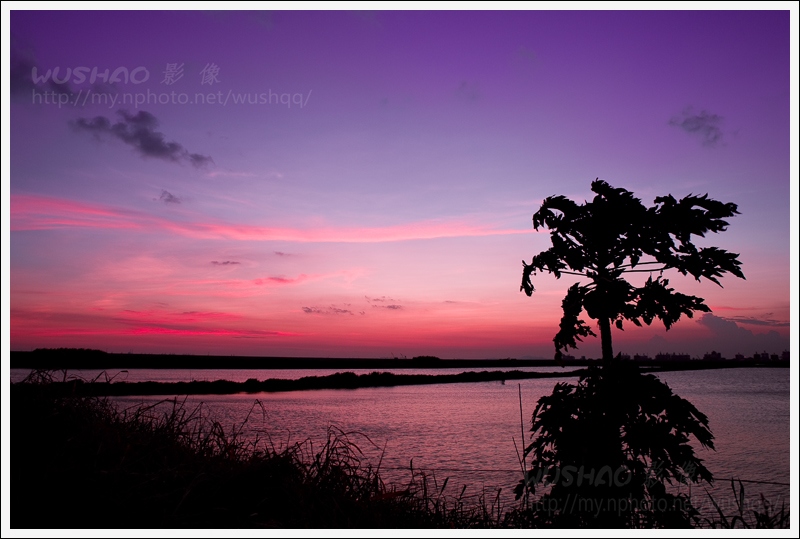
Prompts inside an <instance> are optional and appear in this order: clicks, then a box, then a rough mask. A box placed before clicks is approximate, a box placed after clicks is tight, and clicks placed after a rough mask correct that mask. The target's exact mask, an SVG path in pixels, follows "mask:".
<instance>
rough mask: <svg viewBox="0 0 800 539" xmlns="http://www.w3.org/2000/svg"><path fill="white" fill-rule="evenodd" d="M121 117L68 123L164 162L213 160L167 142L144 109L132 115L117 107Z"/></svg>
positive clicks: (200, 163)
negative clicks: (115, 120)
mask: <svg viewBox="0 0 800 539" xmlns="http://www.w3.org/2000/svg"><path fill="white" fill-rule="evenodd" d="M117 114H119V115H120V117H121V118H122V119H121V120H120V121H118V122H116V123H114V124H112V123H111V120H109V119H108V118H106V117H105V116H95V117H94V118H91V119H87V118H78V119H77V120H74V121H72V122H70V123H71V125H72V127H73V128H75V129H77V130H83V131H88V132H90V133H92V134H94V135H95V136H97V137H100V136H110V137H114V138H117V139H119V140H121V141H123V142H124V143H125V144H127V145H129V146H131V147H133V148H134V149H135V150H136V151H137V152H138V153H139V155H141V156H142V157H154V158H157V159H163V160H165V161H172V162H178V161H188V162H189V163H191V164H192V165H194V166H195V167H202V166H205V165H209V164H211V163H213V162H214V161H213V160H212V159H211V157H209V156H206V155H200V154H197V153H189V152H188V151H187V150H186V148H184V147H183V146H182V145H181V144H178V143H177V142H167V141H166V140H164V134H163V133H161V132H159V131H156V128H157V127H158V120H157V119H156V117H155V116H153V115H152V114H150V113H149V112H147V111H144V110H140V111H139V112H137V113H136V114H130V113H128V112H127V111H124V110H119V111H117Z"/></svg>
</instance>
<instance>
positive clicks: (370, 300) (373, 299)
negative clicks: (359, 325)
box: [364, 296, 395, 303]
mask: <svg viewBox="0 0 800 539" xmlns="http://www.w3.org/2000/svg"><path fill="white" fill-rule="evenodd" d="M364 297H365V298H366V300H367V301H368V302H369V303H372V302H375V301H377V302H380V303H386V302H387V301H395V300H394V299H392V298H387V297H386V296H381V297H379V298H377V297H376V298H371V297H369V296H364Z"/></svg>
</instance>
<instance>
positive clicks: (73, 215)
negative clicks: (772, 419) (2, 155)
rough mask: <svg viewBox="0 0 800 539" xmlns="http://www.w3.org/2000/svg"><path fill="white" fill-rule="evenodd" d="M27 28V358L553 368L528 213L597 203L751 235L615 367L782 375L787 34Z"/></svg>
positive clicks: (679, 282) (762, 24)
mask: <svg viewBox="0 0 800 539" xmlns="http://www.w3.org/2000/svg"><path fill="white" fill-rule="evenodd" d="M10 15H11V16H10V43H8V42H7V43H5V44H4V45H5V46H4V47H3V48H4V50H5V51H10V52H4V54H5V55H7V56H6V58H7V60H6V61H9V60H8V59H9V58H10V64H8V63H7V64H5V65H6V66H7V67H6V69H4V74H3V79H4V82H3V83H4V85H5V84H10V87H9V86H4V92H3V94H4V95H10V120H6V121H7V122H8V123H7V124H6V125H7V126H8V132H7V133H9V134H10V165H8V164H6V166H7V167H8V168H6V169H5V170H6V172H10V176H7V175H6V173H5V172H4V175H3V183H4V189H5V191H4V193H5V196H9V195H10V199H9V204H10V215H8V217H7V219H8V221H5V223H4V228H6V229H8V228H7V227H8V226H9V224H10V341H11V349H12V350H31V349H33V348H38V347H60V346H66V347H85V348H99V349H102V350H107V351H110V352H129V351H131V352H147V353H191V354H225V355H264V356H320V357H392V356H395V357H403V356H406V357H409V358H410V357H412V356H415V355H423V354H427V355H437V356H439V357H442V358H505V357H517V358H524V357H542V358H551V357H552V356H553V352H554V349H553V343H552V339H553V336H554V335H555V333H556V331H557V330H558V322H559V319H560V317H561V300H562V298H563V296H564V294H565V292H566V290H567V288H568V287H569V286H570V285H571V284H573V283H574V282H576V280H577V278H575V277H572V276H564V277H562V279H560V280H557V279H555V278H554V277H552V276H549V275H538V276H537V277H536V278H535V280H534V285H535V286H536V288H537V290H536V292H535V293H534V294H533V297H530V298H529V297H527V296H526V295H525V294H524V293H522V292H520V291H519V287H520V280H521V275H522V264H521V261H522V260H523V259H525V260H527V261H528V262H530V259H531V257H532V256H533V255H534V254H537V253H538V252H540V251H542V250H544V249H547V248H548V247H549V246H550V240H549V235H548V234H547V233H546V232H542V231H540V232H538V233H537V232H535V231H534V230H533V229H532V227H531V215H532V214H533V213H534V212H535V211H536V210H537V208H538V207H539V205H540V204H541V202H542V200H543V199H544V198H545V197H547V196H551V195H557V194H563V195H566V196H568V197H570V198H572V199H573V200H575V201H577V202H583V201H584V200H587V199H590V198H591V197H592V193H591V191H590V184H591V182H592V180H594V179H595V178H598V177H599V178H600V179H603V180H605V181H607V182H608V183H610V184H611V185H613V186H615V187H623V188H626V189H628V190H631V191H633V192H634V193H635V194H636V195H637V196H638V197H639V198H641V199H642V202H643V203H644V204H646V205H648V206H650V205H652V204H653V199H654V198H656V197H657V196H660V195H666V194H672V195H674V196H675V197H683V196H686V195H688V194H690V193H693V194H705V193H708V194H709V196H710V197H711V198H715V199H717V200H722V201H724V202H734V203H736V204H738V206H739V211H740V212H741V215H738V216H736V217H734V218H733V219H731V220H730V227H729V229H728V230H727V231H726V232H724V233H722V234H719V235H711V237H709V238H706V239H701V240H700V241H699V242H698V243H699V244H700V245H716V246H718V247H720V248H723V249H726V250H729V251H733V252H737V253H740V260H741V261H742V269H743V271H744V274H745V275H746V277H747V279H746V280H741V279H736V278H734V277H732V276H727V277H725V278H724V279H723V280H722V284H723V286H724V288H720V287H718V286H716V285H715V284H713V283H710V282H707V281H703V282H700V283H697V282H695V281H694V280H693V279H692V278H691V277H683V276H681V275H680V274H678V273H676V272H673V273H667V274H666V275H665V276H666V277H668V278H669V279H670V285H671V286H674V287H675V288H676V289H677V290H678V291H681V292H684V293H688V294H693V295H699V296H702V297H704V298H706V302H707V304H708V305H709V306H710V307H711V308H712V310H713V312H712V313H710V314H703V313H698V315H697V316H696V317H695V318H694V319H692V320H689V319H684V320H682V321H681V322H679V323H678V324H677V325H676V326H674V327H673V328H672V329H671V330H670V331H665V329H664V327H663V325H661V323H660V322H658V321H656V322H654V324H653V326H651V327H645V328H634V327H633V326H628V329H626V331H625V332H619V331H615V332H614V334H613V336H614V348H615V352H616V351H622V352H625V353H629V354H635V353H647V354H655V353H657V352H659V351H662V352H683V353H688V354H691V355H693V356H695V355H702V354H704V353H705V352H710V351H711V350H716V351H719V352H722V353H723V354H725V355H728V356H732V355H733V354H735V353H737V352H741V353H743V354H746V355H748V356H752V354H753V353H754V352H762V351H767V352H770V353H781V352H782V351H783V350H787V349H789V330H790V325H789V322H790V301H789V300H790V216H791V208H790V201H791V204H795V203H796V200H794V199H793V198H792V197H790V177H791V176H790V34H789V12H788V11H638V12H625V11H592V12H589V11H468V12H465V11H438V12H424V11H375V12H363V11H325V12H321V11H275V12H253V11H230V12H227V11H213V12H199V11H198V12H187V11H130V12H126V11H115V12H111V11H109V12H86V11H68V12H52V11H35V12H34V11H12V12H11V14H10ZM9 44H10V47H9V46H8V45H9ZM9 66H10V67H9ZM56 68H58V71H55V69H56ZM78 68H83V69H78ZM95 68H96V69H95ZM8 69H10V76H7V75H8V74H9V71H8ZM34 70H35V71H34ZM106 70H108V75H107V76H105V77H104V76H103V74H104V73H105V72H106ZM48 73H49V76H48ZM114 73H116V78H117V80H116V81H112V80H111V79H113V78H114ZM93 75H94V81H92V78H93ZM104 78H105V79H106V80H104ZM35 79H36V80H35ZM45 79H46V80H45ZM37 80H38V81H39V82H38V83H37ZM54 80H55V82H54ZM9 88H10V94H9V93H8V91H7V90H8V89H9ZM201 100H202V102H201ZM9 177H10V180H9V179H8V178H9ZM795 193H796V191H795ZM9 222H10V223H9ZM643 278H646V275H645V276H644V277H643ZM584 318H586V317H585V315H584ZM587 321H588V319H587ZM599 352H600V342H599V339H595V338H590V339H588V340H586V341H585V342H584V344H583V345H582V346H581V347H580V348H579V349H578V350H577V351H574V352H572V353H573V354H574V355H576V356H581V355H586V356H587V357H595V356H597V355H599Z"/></svg>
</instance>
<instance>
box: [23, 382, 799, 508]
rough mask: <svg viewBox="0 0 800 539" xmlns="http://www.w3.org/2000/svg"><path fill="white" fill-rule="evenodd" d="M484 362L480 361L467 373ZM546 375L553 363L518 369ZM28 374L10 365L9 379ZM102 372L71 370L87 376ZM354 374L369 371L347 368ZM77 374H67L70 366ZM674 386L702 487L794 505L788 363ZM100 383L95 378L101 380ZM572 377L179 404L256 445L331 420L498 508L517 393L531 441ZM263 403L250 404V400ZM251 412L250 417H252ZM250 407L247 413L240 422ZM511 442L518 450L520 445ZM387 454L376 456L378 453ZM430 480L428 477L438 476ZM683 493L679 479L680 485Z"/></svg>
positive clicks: (397, 472) (370, 456)
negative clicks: (694, 436) (701, 463)
mask: <svg viewBox="0 0 800 539" xmlns="http://www.w3.org/2000/svg"><path fill="white" fill-rule="evenodd" d="M463 370H464V369H438V370H437V369H420V370H415V371H412V370H405V369H403V370H395V371H390V372H395V373H399V374H403V373H405V374H411V373H426V374H452V373H455V372H462V371H463ZM474 370H486V369H474ZM519 370H526V371H528V370H530V371H539V372H551V371H553V370H554V369H553V368H552V367H549V368H525V369H519ZM28 372H29V371H27V370H22V369H19V370H17V369H15V370H12V373H11V374H12V381H17V380H19V379H21V378H24V376H25V375H27V374H28ZM99 372H100V371H83V372H79V371H75V374H79V375H80V376H83V377H84V378H86V379H93V378H94V377H96V376H97V375H98V374H99ZM333 372H336V371H334V370H325V371H322V370H282V371H278V370H270V371H222V370H203V371H200V370H198V371H185V370H139V371H133V370H131V371H128V372H122V373H119V374H116V373H115V372H114V371H109V372H108V375H109V376H115V374H116V376H117V378H114V379H115V380H122V379H125V380H126V381H143V380H158V381H190V380H215V379H228V380H233V381H245V380H247V379H248V378H257V379H259V380H262V379H265V378H299V377H302V376H312V375H316V376H321V375H326V374H331V373H333ZM353 372H356V373H358V374H362V373H368V372H371V370H369V369H365V370H363V371H362V370H354V371H353ZM69 374H72V371H71V372H70V373H69ZM658 376H659V377H660V378H661V379H662V380H663V381H665V382H666V383H667V384H668V385H669V386H670V387H671V388H672V389H673V391H674V392H675V393H677V394H678V395H680V396H681V397H684V398H686V399H688V400H689V401H691V402H692V403H693V404H694V405H695V406H696V407H697V408H698V409H699V410H700V411H701V412H703V413H705V414H706V415H707V416H708V417H709V422H710V427H711V430H712V432H713V433H714V436H715V445H716V451H711V450H704V449H702V448H700V447H699V444H698V443H696V441H695V443H694V444H693V445H694V447H695V451H696V452H697V453H698V455H699V456H700V457H701V458H703V459H704V460H705V463H706V466H707V467H708V468H709V469H710V470H711V472H712V473H713V474H714V476H715V478H716V479H717V480H716V481H715V483H714V486H713V487H712V488H710V489H709V490H710V491H711V493H712V494H713V495H714V497H715V498H716V499H717V500H718V502H720V503H721V504H722V506H723V508H724V509H726V512H727V513H729V514H732V513H733V512H734V507H733V505H732V504H733V498H732V496H731V490H730V478H731V477H734V478H740V479H743V480H750V481H762V482H776V483H785V484H786V485H774V484H763V483H762V484H757V483H745V492H746V495H747V496H746V498H747V503H752V504H755V502H757V501H758V500H759V498H758V494H759V493H763V494H764V496H765V497H766V498H767V499H768V500H771V501H773V502H776V503H777V504H778V506H780V502H782V501H785V502H786V505H787V507H788V504H789V487H788V483H789V437H790V434H789V431H790V429H789V369H778V368H770V369H743V368H733V369H720V370H703V371H680V372H667V373H660V374H659V375H658ZM101 379H102V378H101ZM564 381H575V378H563V379H562V378H559V379H532V380H521V381H509V382H508V383H506V384H503V383H501V382H480V383H470V384H433V385H424V386H404V387H390V388H361V389H352V390H347V389H337V390H315V391H298V392H285V393H258V394H238V395H203V396H197V397H192V396H190V397H188V398H187V400H186V404H187V405H188V406H192V407H193V406H195V405H197V404H200V403H203V414H204V415H205V414H208V415H209V416H210V417H214V418H215V419H217V420H219V421H220V422H221V423H222V424H223V425H225V426H228V427H229V428H233V427H234V426H241V425H243V424H244V427H243V433H244V434H245V435H247V436H250V437H251V438H254V437H255V436H258V437H259V439H260V440H261V441H262V443H271V444H273V445H274V446H275V447H278V448H280V447H286V446H287V445H289V444H293V443H295V442H303V441H306V440H310V441H311V442H312V443H313V444H314V447H315V448H317V447H321V446H322V445H323V444H324V442H325V440H326V433H327V432H328V429H329V428H330V427H335V428H337V429H340V430H341V431H343V432H347V433H350V434H349V439H350V441H352V442H354V443H356V444H357V445H358V447H359V448H360V449H361V450H362V451H363V453H364V459H366V460H368V461H370V462H372V463H374V464H377V463H378V462H379V461H381V470H382V475H383V476H384V479H385V480H386V481H387V483H394V484H397V485H398V486H401V487H402V486H403V485H404V484H405V483H407V482H408V480H409V479H410V477H411V471H410V467H411V466H412V464H413V468H414V470H415V471H420V470H421V471H425V472H426V474H427V475H428V477H429V478H430V481H434V480H435V481H436V482H437V483H438V485H439V486H440V487H441V485H442V482H443V481H444V479H445V478H448V477H449V482H448V486H447V487H446V490H445V494H447V493H449V494H451V495H453V496H455V495H458V494H459V492H461V488H462V486H463V485H467V491H466V494H467V495H470V494H471V495H474V496H477V495H479V494H481V493H482V492H485V493H486V495H487V496H488V497H490V498H492V499H494V496H495V495H496V493H497V489H502V490H501V493H500V496H501V499H502V500H503V501H504V503H505V504H510V503H513V494H512V490H513V487H514V486H515V485H516V483H517V482H518V481H519V479H520V478H521V472H520V464H519V459H518V456H517V450H516V448H519V450H520V451H521V450H522V446H523V443H521V439H522V432H521V426H520V408H519V406H520V404H519V391H520V388H521V391H522V405H523V424H524V430H525V433H524V436H525V442H524V443H529V442H530V439H529V434H530V433H529V432H528V429H529V428H530V420H531V415H532V413H533V409H534V407H535V405H536V401H537V400H538V399H539V398H540V397H541V396H544V395H548V394H550V392H551V391H552V389H553V386H554V385H555V384H556V383H558V382H564ZM160 400H162V398H161V397H144V398H143V397H120V398H117V399H116V401H117V402H118V403H119V405H120V407H123V408H125V407H129V406H139V405H141V404H142V403H154V402H158V401H160ZM256 401H258V403H260V405H259V406H257V407H256V408H255V409H254V404H255V403H256ZM251 411H252V413H250V412H251ZM248 413H250V416H249V419H248V420H247V422H246V423H244V421H245V418H246V417H247V416H248ZM515 443H516V448H515ZM381 456H382V460H381ZM434 478H435V479H434ZM682 488H684V489H686V487H682ZM692 499H693V502H694V503H695V505H696V506H697V507H699V508H700V509H701V510H702V512H703V513H704V514H710V513H709V511H712V512H713V507H712V506H711V504H710V501H709V499H708V496H707V495H706V494H705V491H704V490H703V489H702V488H698V487H695V489H694V491H693V492H692Z"/></svg>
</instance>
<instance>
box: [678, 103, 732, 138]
mask: <svg viewBox="0 0 800 539" xmlns="http://www.w3.org/2000/svg"><path fill="white" fill-rule="evenodd" d="M722 120H723V118H722V116H720V115H718V114H711V113H710V112H708V111H706V110H701V111H700V113H699V114H695V113H694V112H693V111H692V109H691V108H687V109H685V110H684V111H683V113H682V114H681V116H680V117H677V116H676V117H673V118H672V119H670V121H669V125H673V126H675V127H680V128H681V129H683V130H684V131H686V132H687V133H690V134H692V135H698V136H700V137H701V139H702V140H703V146H709V147H714V146H717V145H718V144H720V143H721V142H722V129H720V124H721V123H722Z"/></svg>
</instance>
